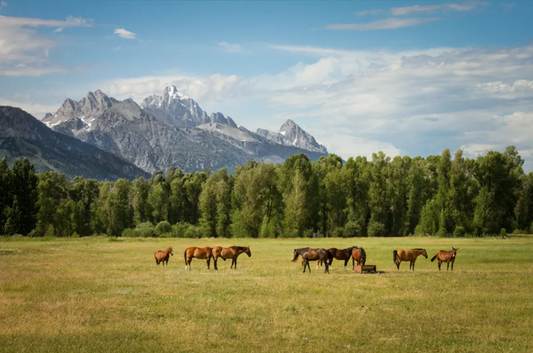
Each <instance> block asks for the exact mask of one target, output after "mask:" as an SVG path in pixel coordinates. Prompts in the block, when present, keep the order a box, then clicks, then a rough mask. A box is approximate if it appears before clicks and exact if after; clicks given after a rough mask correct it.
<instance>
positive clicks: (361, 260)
mask: <svg viewBox="0 0 533 353" xmlns="http://www.w3.org/2000/svg"><path fill="white" fill-rule="evenodd" d="M356 261H357V264H358V265H360V266H364V265H365V263H366V251H365V249H363V248H358V247H357V246H354V247H353V250H352V269H355V262H356Z"/></svg>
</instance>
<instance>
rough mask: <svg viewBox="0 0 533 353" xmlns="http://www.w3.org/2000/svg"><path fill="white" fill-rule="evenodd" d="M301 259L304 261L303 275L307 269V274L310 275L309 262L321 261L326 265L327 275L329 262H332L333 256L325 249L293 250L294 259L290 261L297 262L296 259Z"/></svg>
mask: <svg viewBox="0 0 533 353" xmlns="http://www.w3.org/2000/svg"><path fill="white" fill-rule="evenodd" d="M300 256H301V257H302V258H303V259H304V261H305V264H304V273H305V268H306V267H307V268H309V273H311V266H309V261H316V260H321V261H322V262H324V263H325V264H326V271H325V273H329V260H333V255H332V254H331V253H330V252H329V251H327V250H326V249H311V248H300V249H294V258H293V259H292V261H293V262H294V261H296V260H298V257H300Z"/></svg>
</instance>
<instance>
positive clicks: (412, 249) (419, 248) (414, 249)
mask: <svg viewBox="0 0 533 353" xmlns="http://www.w3.org/2000/svg"><path fill="white" fill-rule="evenodd" d="M411 250H424V249H422V248H414V249H411Z"/></svg>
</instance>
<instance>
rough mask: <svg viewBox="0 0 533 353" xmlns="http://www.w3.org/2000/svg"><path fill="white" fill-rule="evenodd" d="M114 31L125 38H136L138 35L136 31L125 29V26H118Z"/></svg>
mask: <svg viewBox="0 0 533 353" xmlns="http://www.w3.org/2000/svg"><path fill="white" fill-rule="evenodd" d="M113 33H115V34H118V36H119V37H120V38H125V39H135V36H136V35H137V34H136V33H133V32H130V31H127V30H125V29H124V28H117V29H115V31H114V32H113Z"/></svg>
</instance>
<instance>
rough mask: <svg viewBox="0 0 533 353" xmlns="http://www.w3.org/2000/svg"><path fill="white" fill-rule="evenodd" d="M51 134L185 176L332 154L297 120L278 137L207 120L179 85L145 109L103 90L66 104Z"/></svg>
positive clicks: (215, 117) (52, 118) (220, 119)
mask: <svg viewBox="0 0 533 353" xmlns="http://www.w3.org/2000/svg"><path fill="white" fill-rule="evenodd" d="M42 122H43V123H45V124H46V125H47V126H48V127H50V128H51V129H52V130H54V131H56V132H59V133H61V134H64V135H68V136H71V137H74V138H76V139H79V140H81V141H83V142H86V143H89V144H91V145H94V146H96V147H98V148H99V149H101V150H103V151H106V152H109V153H112V154H114V155H117V156H119V157H121V158H123V159H124V160H126V161H129V162H131V163H133V164H134V165H136V166H137V167H139V168H141V169H142V170H144V171H146V172H153V171H155V170H166V169H168V168H169V167H179V168H181V169H182V170H184V171H193V170H203V169H205V168H210V169H212V170H217V169H220V168H224V167H225V168H228V170H230V171H233V170H234V168H235V167H236V166H237V165H242V164H244V163H246V162H247V161H249V160H252V159H253V160H256V161H261V162H273V163H282V162H283V161H284V160H285V159H286V158H287V157H289V156H290V155H292V154H295V153H304V154H306V155H307V156H308V157H309V158H310V159H312V160H317V159H318V158H320V157H321V156H325V155H327V154H328V152H327V149H326V148H325V147H324V146H323V145H320V144H318V143H317V142H316V140H315V138H314V137H313V136H311V135H310V134H308V133H307V132H305V131H304V130H303V129H302V128H301V127H300V126H298V125H297V124H296V123H294V122H293V121H292V120H287V122H285V123H284V124H283V125H282V127H281V129H280V131H279V132H271V131H267V130H264V129H258V130H257V131H256V132H252V131H250V130H248V129H246V128H245V127H243V126H237V124H236V123H235V121H233V119H232V118H230V117H229V116H228V117H226V116H224V115H223V114H222V113H219V112H217V113H212V114H210V115H208V114H207V113H206V112H205V111H204V110H202V108H201V107H200V106H199V105H198V103H196V102H195V101H194V100H193V99H192V98H189V97H187V96H185V95H184V94H182V93H181V92H179V91H178V90H177V89H176V87H175V86H168V87H166V88H165V89H164V90H163V92H162V94H161V96H158V95H151V96H149V97H146V98H145V99H144V100H143V101H142V103H141V104H140V105H138V104H137V103H136V102H135V101H133V100H132V99H126V100H123V101H119V100H117V99H115V98H112V97H108V96H107V95H106V94H105V93H103V92H102V91H100V90H97V91H95V92H94V93H93V92H89V93H88V94H87V96H86V97H84V98H83V99H81V100H80V101H77V102H76V101H73V100H71V99H67V100H65V102H64V103H63V105H62V106H61V107H60V108H59V109H58V110H57V112H56V113H55V114H51V113H48V114H46V115H45V117H44V118H43V119H42Z"/></svg>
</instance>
